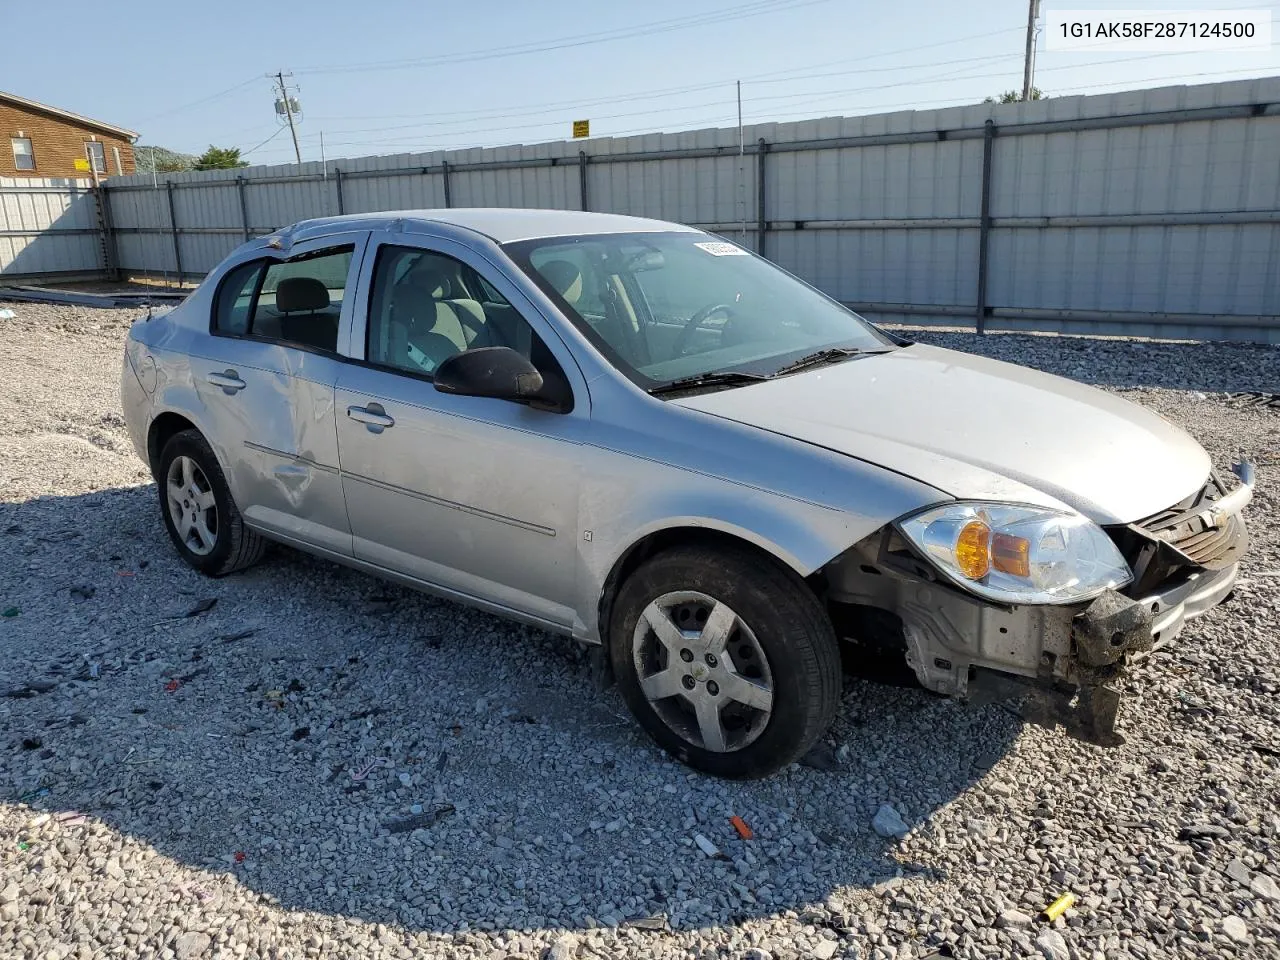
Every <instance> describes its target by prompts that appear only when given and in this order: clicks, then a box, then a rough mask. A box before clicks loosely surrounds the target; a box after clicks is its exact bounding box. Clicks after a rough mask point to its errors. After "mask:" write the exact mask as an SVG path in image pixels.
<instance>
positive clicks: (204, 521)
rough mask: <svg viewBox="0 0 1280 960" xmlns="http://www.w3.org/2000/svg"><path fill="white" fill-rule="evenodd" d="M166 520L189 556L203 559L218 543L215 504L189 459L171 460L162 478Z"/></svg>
mask: <svg viewBox="0 0 1280 960" xmlns="http://www.w3.org/2000/svg"><path fill="white" fill-rule="evenodd" d="M165 491H166V494H167V499H168V504H169V519H171V520H172V521H173V527H174V529H175V530H177V532H178V539H179V540H181V541H182V545H183V546H185V547H186V548H187V549H188V550H190V551H191V552H192V553H194V554H196V555H197V556H202V557H203V556H206V555H208V554H209V553H212V552H213V548H214V546H215V545H216V544H217V542H218V504H217V501H216V500H215V499H214V496H213V486H212V485H211V484H210V483H209V478H208V477H206V476H205V475H204V471H203V470H201V469H200V464H198V463H196V461H195V460H193V459H192V458H191V457H187V456H180V457H174V459H173V462H172V463H170V464H169V472H168V474H167V475H166V477H165Z"/></svg>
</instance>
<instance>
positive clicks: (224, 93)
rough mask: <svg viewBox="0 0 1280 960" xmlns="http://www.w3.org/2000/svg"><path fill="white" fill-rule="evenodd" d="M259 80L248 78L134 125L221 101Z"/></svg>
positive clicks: (258, 78)
mask: <svg viewBox="0 0 1280 960" xmlns="http://www.w3.org/2000/svg"><path fill="white" fill-rule="evenodd" d="M260 79H261V78H260V77H250V78H249V79H248V80H245V81H244V82H243V83H237V84H236V85H235V86H234V87H227V89H225V90H221V91H219V92H218V93H211V94H209V96H207V97H201V98H200V99H199V100H192V101H191V102H190V103H184V104H183V105H182V106H180V107H170V108H169V109H168V110H163V111H161V112H160V113H153V114H152V115H151V116H149V117H143V118H142V119H141V120H137V121H135V123H146V122H147V121H148V120H156V119H159V118H160V117H167V116H169V115H170V114H171V113H177V112H179V111H180V110H188V109H190V108H191V107H198V106H200V105H201V104H202V103H209V102H210V101H212V100H218V99H221V98H222V97H225V96H227V95H228V94H232V93H235V92H236V91H237V90H242V89H244V88H245V87H247V86H249V84H251V83H257V82H258V81H259V80H260Z"/></svg>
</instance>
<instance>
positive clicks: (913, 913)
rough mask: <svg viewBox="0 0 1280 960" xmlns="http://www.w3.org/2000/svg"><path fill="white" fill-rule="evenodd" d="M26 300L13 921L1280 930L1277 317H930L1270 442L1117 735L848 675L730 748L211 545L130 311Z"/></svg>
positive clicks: (105, 925) (10, 891) (926, 941)
mask: <svg viewBox="0 0 1280 960" xmlns="http://www.w3.org/2000/svg"><path fill="white" fill-rule="evenodd" d="M10 306H12V307H13V309H14V310H15V311H16V312H17V313H18V319H17V320H12V321H0V323H3V328H2V332H3V336H0V369H2V370H3V371H4V376H3V377H2V378H0V501H2V502H0V556H3V557H4V558H5V560H6V562H5V563H4V564H2V565H0V608H13V607H16V608H17V613H16V615H14V616H8V617H3V618H0V644H2V649H3V650H4V651H5V653H6V654H7V656H6V657H5V659H4V660H3V661H0V956H15V957H17V956H23V957H40V958H45V957H49V958H55V957H64V956H75V957H85V958H88V957H91V956H92V957H96V956H106V955H109V956H113V957H151V956H157V955H158V956H162V957H179V958H197V957H227V958H239V957H276V958H301V957H313V956H314V957H318V956H324V957H361V958H365V957H408V956H442V957H443V956H449V957H461V958H469V957H478V958H490V957H494V958H498V957H526V958H541V957H543V956H550V957H552V958H555V960H569V958H586V957H619V956H637V957H642V956H643V957H649V956H652V957H672V958H677V957H678V958H690V960H692V958H701V957H713V956H714V957H734V958H737V957H752V958H756V960H768V958H775V960H777V958H786V957H797V956H804V957H810V956H812V957H818V958H822V960H827V958H831V957H858V958H881V960H884V958H890V957H893V958H899V960H909V958H916V960H919V958H924V957H928V956H957V957H966V958H969V957H993V958H994V957H1007V956H1028V957H1047V958H1052V960H1058V958H1063V960H1094V958H1102V957H1106V958H1117V957H1150V958H1155V957H1162V958H1163V957H1169V956H1205V957H1280V946H1278V945H1277V944H1278V943H1280V886H1278V884H1280V813H1278V812H1277V811H1280V776H1278V775H1277V774H1278V770H1280V766H1278V765H1280V726H1278V723H1280V697H1278V696H1277V694H1278V692H1280V661H1278V654H1280V610H1278V609H1277V601H1278V600H1280V534H1278V532H1277V530H1278V528H1277V520H1280V502H1278V501H1277V494H1276V492H1275V491H1276V489H1277V480H1278V479H1280V410H1277V409H1274V408H1270V407H1267V406H1265V405H1263V404H1262V403H1259V402H1256V400H1253V399H1251V398H1248V397H1237V396H1233V394H1239V393H1245V392H1250V391H1269V392H1276V391H1277V390H1280V351H1277V350H1276V349H1272V348H1263V347H1249V346H1222V345H1209V344H1177V345H1175V344H1152V343H1135V342H1129V341H1124V340H1084V339H1068V338H1052V337H1023V336H991V337H988V338H987V339H985V340H983V341H977V339H976V338H974V337H972V336H969V335H964V334H938V333H934V334H929V335H927V336H922V337H921V339H931V340H934V341H937V342H942V343H944V344H945V345H948V346H956V347H961V348H966V349H974V350H977V351H980V352H983V353H988V354H992V355H996V356H1001V357H1004V358H1009V359H1017V360H1020V361H1022V362H1024V363H1028V364H1031V365H1033V366H1038V367H1041V368H1044V369H1047V370H1052V371H1055V372H1061V373H1066V374H1068V375H1071V376H1076V377H1078V378H1080V379H1085V380H1090V381H1093V382H1098V383H1101V384H1104V385H1107V386H1108V387H1109V388H1111V389H1117V390H1120V391H1121V392H1123V393H1124V394H1125V395H1126V396H1129V397H1130V398H1132V399H1134V400H1137V401H1139V402H1142V403H1145V404H1147V405H1149V406H1151V407H1152V408H1154V409H1156V410H1157V411H1159V412H1160V413H1161V414H1163V415H1164V416H1166V417H1168V418H1169V419H1171V420H1174V421H1176V422H1178V423H1181V424H1183V425H1184V426H1186V427H1187V428H1188V429H1189V430H1190V431H1191V432H1192V433H1193V434H1195V435H1196V437H1197V438H1198V439H1199V440H1201V442H1203V443H1204V444H1205V445H1206V447H1207V448H1208V449H1209V450H1210V452H1211V453H1212V455H1213V456H1214V459H1215V460H1216V461H1217V462H1218V464H1219V465H1221V466H1225V465H1226V464H1228V463H1229V462H1230V460H1231V459H1232V458H1233V457H1234V456H1236V455H1238V454H1239V453H1241V452H1247V453H1249V454H1251V455H1252V456H1253V457H1254V458H1255V459H1256V461H1257V463H1258V467H1259V477H1260V484H1259V486H1260V490H1259V494H1258V496H1257V498H1256V500H1255V503H1254V506H1253V508H1252V511H1251V528H1252V531H1253V534H1254V538H1255V544H1254V547H1253V551H1252V553H1251V555H1250V556H1249V558H1248V560H1247V561H1246V568H1245V572H1244V575H1243V576H1244V580H1243V582H1242V583H1241V586H1240V588H1239V590H1238V591H1237V596H1236V598H1235V600H1234V602H1232V603H1231V604H1229V605H1228V606H1226V607H1223V608H1220V609H1218V610H1216V611H1214V612H1213V613H1211V614H1210V615H1209V616H1207V617H1205V618H1203V619H1202V620H1199V621H1197V622H1196V623H1195V624H1194V625H1193V626H1191V627H1190V628H1189V630H1188V631H1187V633H1186V634H1184V637H1183V638H1182V640H1181V641H1180V642H1179V643H1178V644H1177V645H1176V647H1175V649H1173V650H1170V651H1166V652H1162V653H1160V654H1158V655H1156V656H1154V657H1152V658H1151V659H1150V661H1149V662H1148V663H1147V664H1145V665H1144V666H1143V667H1142V668H1141V669H1140V671H1139V672H1138V675H1137V677H1136V678H1135V679H1134V681H1133V682H1132V683H1131V685H1130V687H1131V689H1130V696H1129V699H1128V700H1127V701H1126V704H1125V707H1124V712H1123V714H1122V725H1123V732H1124V734H1125V736H1126V738H1127V742H1126V743H1125V744H1124V745H1123V746H1121V747H1118V748H1115V749H1111V750H1102V749H1099V748H1097V747H1093V746H1089V745H1086V744H1082V743H1080V742H1078V741H1075V740H1071V739H1068V738H1067V737H1066V736H1065V735H1064V734H1063V733H1062V732H1061V731H1049V730H1043V729H1040V728H1037V727H1032V726H1027V725H1024V724H1023V723H1022V722H1021V721H1020V720H1019V718H1018V717H1017V716H1016V714H1015V712H1014V710H1013V708H1012V707H1009V706H1007V705H993V706H987V707H982V708H977V707H964V706H961V705H957V704H954V703H952V702H950V701H947V700H942V699H938V698H935V697H933V696H930V695H928V694H926V693H924V692H922V691H921V690H919V689H917V688H911V687H908V686H888V685H882V684H878V683H873V682H870V681H869V680H866V679H863V678H858V677H849V678H847V679H846V683H845V691H844V694H845V701H844V709H843V713H842V717H841V720H840V721H839V723H838V725H837V727H836V729H835V730H834V731H833V733H832V737H831V742H830V744H829V745H828V751H827V755H828V762H826V763H823V764H821V766H823V767H827V768H828V769H817V768H814V767H808V766H797V767H794V768H792V769H791V770H789V771H786V772H784V773H783V774H782V775H780V776H777V777H775V778H773V779H771V780H769V781H766V782H763V783H749V784H734V783H724V782H719V781H715V780H711V779H708V778H705V777H700V776H697V775H693V774H691V773H690V772H688V771H687V770H685V769H684V768H682V767H680V766H677V765H675V764H673V763H671V762H669V761H668V760H666V759H665V758H664V757H663V756H662V755H660V754H659V753H658V752H657V751H656V750H655V749H654V748H653V747H651V746H650V744H649V743H648V741H647V740H646V739H645V738H644V737H643V736H642V735H641V734H640V733H639V731H638V730H637V729H636V728H635V727H634V726H633V724H632V723H631V721H630V720H629V719H628V717H627V716H626V714H625V711H624V708H623V706H622V703H621V701H620V699H619V698H618V696H617V695H616V692H614V691H609V692H607V693H605V694H604V695H600V694H597V693H596V692H595V691H594V690H593V688H592V684H591V679H590V671H589V669H588V666H587V663H586V661H585V659H584V657H583V656H582V654H581V653H580V652H579V651H578V650H577V649H576V648H575V647H574V645H572V644H571V643H568V642H567V641H564V640H562V639H559V638H555V637H551V636H547V635H545V634H542V633H539V632H537V631H533V630H529V629H526V628H523V627H519V626H514V625H512V624H509V623H506V622H504V621H501V620H497V619H494V618H492V617H489V616H486V615H482V614H479V613H476V612H472V611H469V610H466V609H464V608H461V607H458V606H455V605H453V604H450V603H445V602H441V601H436V600H433V599H430V598H428V597H424V596H420V595H416V594H413V593H411V592H408V591H405V590H402V589H399V588H397V587H393V586H388V585H386V584H383V583H380V582H377V581H375V580H372V579H370V578H367V577H365V576H363V575H360V574H357V573H354V572H351V571H347V570H345V569H342V568H340V567H337V566H334V565H332V564H328V563H324V562H319V561H316V560H312V559H309V558H306V557H303V556H301V555H299V554H296V553H292V552H289V551H286V550H277V551H275V552H274V553H272V554H271V555H269V557H268V559H267V560H266V561H265V562H264V563H263V564H262V565H261V566H260V567H257V568H255V569H254V570H252V571H249V572H248V573H245V574H242V575H239V576H235V577H231V578H229V579H226V580H221V581H211V580H206V579H204V578H202V577H200V576H199V575H197V574H196V573H194V572H193V571H191V570H189V569H187V568H186V567H185V566H184V565H182V564H181V563H180V562H179V561H178V559H177V557H176V555H175V554H174V552H173V550H172V549H171V547H170V545H169V543H168V542H167V540H166V538H165V535H164V532H163V529H162V527H161V524H160V520H159V517H158V516H157V508H156V505H155V490H154V487H153V486H152V485H151V483H150V481H149V478H148V477H147V476H146V474H145V472H144V471H143V469H142V467H141V465H140V464H139V463H137V461H136V459H135V458H134V454H133V451H132V448H131V447H130V445H129V443H128V440H127V438H126V436H125V433H124V430H123V423H122V421H121V419H120V416H119V412H118V402H117V399H116V389H117V388H116V383H117V379H116V378H117V375H118V370H119V357H120V346H121V339H122V336H123V332H124V328H125V323H126V322H127V320H128V318H129V316H130V314H129V313H128V312H127V311H89V310H77V309H74V308H56V307H48V306H37V305H33V304H11V305H10ZM211 599H216V601H217V602H216V604H214V605H213V606H212V607H211V608H209V609H207V610H206V611H205V612H203V613H197V614H195V615H192V616H186V614H187V613H189V612H191V611H193V610H194V609H196V608H198V607H200V606H205V605H206V604H201V601H207V600H211ZM833 767H834V769H830V768H833ZM883 804H888V805H890V806H891V807H892V809H893V811H894V812H895V813H896V814H898V815H900V816H901V817H902V819H903V820H904V821H905V822H906V824H907V825H908V826H910V828H911V830H910V832H909V833H908V834H907V835H906V836H905V837H904V838H902V839H897V838H895V837H892V836H890V837H887V838H886V837H881V836H879V835H877V833H876V832H875V830H874V829H873V826H872V819H873V817H874V816H875V815H876V813H877V811H879V810H880V808H881V806H882V805H883ZM733 815H738V816H741V817H742V818H743V819H744V820H745V821H746V822H747V823H748V824H749V825H750V827H751V829H752V830H753V831H754V837H753V838H752V839H750V840H743V839H741V838H740V837H739V836H738V835H737V833H736V832H735V831H734V829H733V827H732V826H731V825H730V823H729V817H730V816H733ZM409 818H416V820H415V821H414V822H410V823H408V824H407V825H406V821H409ZM415 824H417V828H416V829H414V828H413V827H414V826H415ZM699 834H700V835H702V836H703V837H704V838H705V839H707V840H709V841H710V842H711V845H712V846H713V849H717V850H718V851H719V856H715V857H712V856H708V855H707V854H706V853H704V851H703V850H702V849H701V848H700V847H699V846H698V845H697V843H696V842H695V840H694V837H695V835H699ZM1065 891H1073V892H1074V893H1076V894H1077V896H1078V897H1079V900H1078V902H1077V904H1076V905H1075V906H1074V907H1073V908H1072V909H1070V910H1069V911H1068V912H1067V914H1066V916H1065V918H1064V919H1062V920H1059V921H1057V922H1056V923H1055V924H1054V925H1053V926H1052V927H1051V926H1050V925H1049V924H1047V923H1046V922H1045V921H1043V920H1041V919H1039V912H1040V911H1041V910H1042V909H1043V908H1044V907H1045V906H1046V905H1047V904H1049V903H1050V902H1051V901H1052V900H1054V899H1055V898H1056V897H1057V896H1058V895H1059V894H1061V893H1063V892H1065Z"/></svg>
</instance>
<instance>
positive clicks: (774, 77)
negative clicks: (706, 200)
mask: <svg viewBox="0 0 1280 960" xmlns="http://www.w3.org/2000/svg"><path fill="white" fill-rule="evenodd" d="M1020 31H1021V28H1020V27H1014V28H1012V29H1006V30H993V31H991V32H988V33H978V34H973V35H971V36H967V37H956V38H954V39H952V40H942V41H939V42H937V43H929V44H924V45H922V46H916V47H903V48H900V49H897V50H885V51H881V52H880V53H872V54H867V55H865V56H859V57H842V58H840V59H839V60H828V61H825V62H823V63H814V64H809V65H808V66H806V67H804V68H802V69H806V70H811V69H818V68H822V67H833V66H838V65H840V64H845V63H864V62H866V61H869V60H879V59H882V58H884V57H890V56H896V55H897V54H899V53H915V52H918V51H920V50H931V49H935V48H937V47H945V46H952V45H954V44H957V43H967V42H968V41H970V40H984V39H987V38H989V37H995V36H1000V35H1002V34H1006V33H1016V32H1020ZM969 59H972V60H987V59H994V58H993V57H973V58H966V60H944V61H942V62H941V63H925V64H902V65H898V66H892V67H874V68H867V69H866V71H865V72H868V73H871V72H885V71H892V70H908V69H919V68H921V67H930V66H946V65H947V64H951V63H964V62H967V61H968V60H969ZM794 71H795V68H787V69H783V70H772V71H769V72H767V73H756V74H746V75H744V76H743V77H742V80H743V81H744V82H745V81H751V82H758V83H785V82H787V81H788V80H793V79H811V78H816V77H827V76H836V75H838V74H839V73H841V71H836V72H834V73H815V74H795V73H794ZM843 72H864V71H862V70H857V71H843ZM730 82H732V81H730V80H725V79H722V80H712V81H708V82H705V83H698V84H694V85H692V86H680V87H666V88H663V89H660V90H650V91H648V92H647V93H640V94H633V95H627V96H621V97H599V98H597V99H589V100H582V99H574V100H560V101H550V102H547V101H543V102H542V103H530V104H509V105H507V106H504V107H501V108H498V109H501V110H518V111H520V112H519V113H516V114H499V115H494V116H486V115H485V114H492V112H493V111H492V110H481V111H476V110H447V111H441V112H439V113H432V114H422V113H385V114H369V113H362V114H346V115H326V116H317V117H315V119H317V120H326V121H328V120H408V119H413V118H419V119H432V120H434V119H436V118H440V117H456V116H465V117H468V118H473V119H486V120H495V119H506V117H509V116H527V115H528V114H529V113H530V112H532V111H538V110H541V109H542V108H547V112H550V111H551V110H555V109H559V108H568V107H573V108H581V107H591V106H596V105H598V104H605V103H607V104H614V103H629V102H632V101H638V100H655V99H659V98H661V97H666V96H673V95H676V94H680V93H695V92H698V91H702V90H710V89H712V88H715V87H722V86H725V85H726V84H728V83H730ZM388 129H390V128H388Z"/></svg>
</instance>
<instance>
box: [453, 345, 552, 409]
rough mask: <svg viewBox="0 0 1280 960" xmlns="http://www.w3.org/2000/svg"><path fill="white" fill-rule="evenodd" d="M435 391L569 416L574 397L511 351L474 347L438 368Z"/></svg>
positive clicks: (499, 348) (505, 348) (456, 354)
mask: <svg viewBox="0 0 1280 960" xmlns="http://www.w3.org/2000/svg"><path fill="white" fill-rule="evenodd" d="M433 379H434V381H435V388H436V389H437V390H439V391H440V392H441V393H451V394H454V395H456V396H460V397H492V398H493V399H495V400H509V401H511V402H513V403H527V404H528V405H529V406H531V407H534V408H535V409H538V410H547V411H549V412H551V413H568V412H569V410H571V409H572V408H573V394H572V391H571V390H570V389H569V386H568V384H562V383H560V378H558V377H557V378H555V379H554V380H553V381H551V382H548V381H546V380H544V379H543V377H542V374H541V373H539V372H538V368H537V367H535V366H534V365H533V364H532V363H530V362H529V361H528V360H527V359H526V358H525V357H524V356H523V355H521V354H519V353H517V352H516V351H514V350H512V349H511V348H510V347H474V348H472V349H470V350H463V351H462V352H461V353H455V354H454V355H453V356H451V357H449V358H448V359H447V360H445V361H444V362H443V363H441V364H440V366H438V367H437V368H436V371H435V375H434V378H433Z"/></svg>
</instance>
